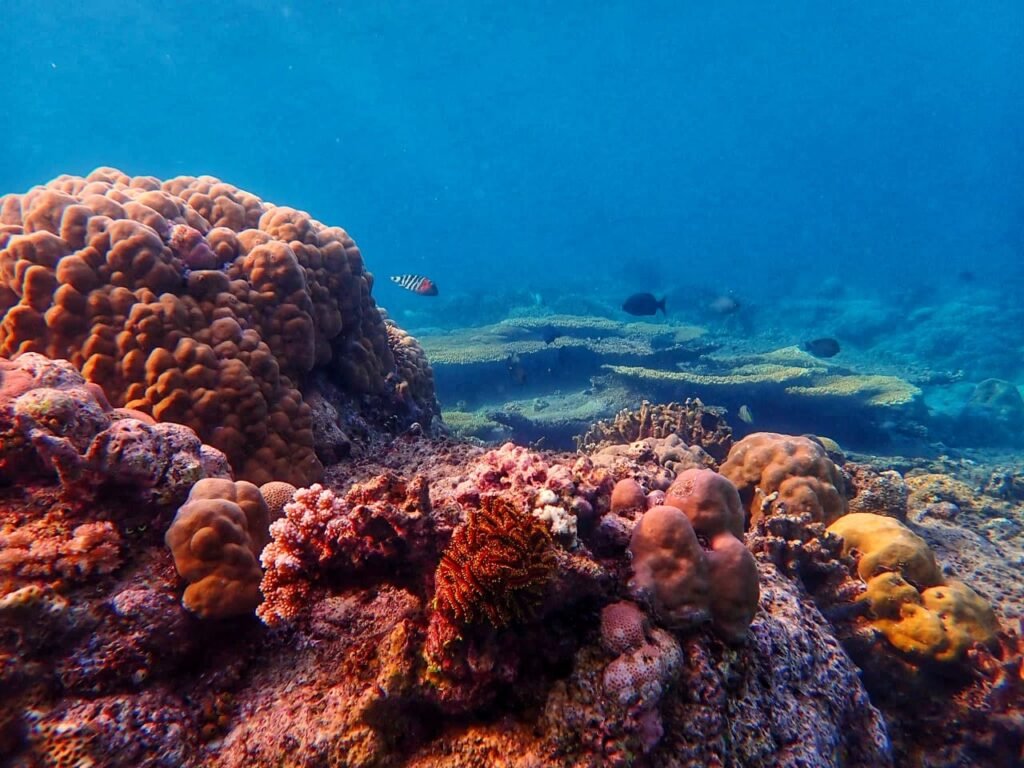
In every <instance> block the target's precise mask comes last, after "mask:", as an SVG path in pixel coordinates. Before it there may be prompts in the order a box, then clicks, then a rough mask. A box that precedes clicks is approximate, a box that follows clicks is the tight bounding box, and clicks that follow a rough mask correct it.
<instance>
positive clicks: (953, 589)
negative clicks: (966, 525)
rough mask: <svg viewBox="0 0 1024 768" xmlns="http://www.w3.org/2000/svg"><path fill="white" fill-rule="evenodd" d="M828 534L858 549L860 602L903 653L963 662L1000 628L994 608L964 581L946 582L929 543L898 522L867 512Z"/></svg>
mask: <svg viewBox="0 0 1024 768" xmlns="http://www.w3.org/2000/svg"><path fill="white" fill-rule="evenodd" d="M828 530H829V532H830V533H834V534H836V535H837V536H840V537H841V538H842V539H843V552H844V553H850V552H851V551H854V550H856V551H857V553H859V556H860V560H859V562H858V564H857V572H858V574H859V575H860V577H861V578H862V579H863V580H864V581H865V582H866V583H867V591H866V592H865V593H864V594H863V595H862V596H861V598H860V599H861V600H865V601H867V603H868V604H869V606H870V608H871V623H872V625H873V626H874V627H875V628H877V629H878V630H879V631H880V632H882V634H883V635H885V637H886V639H887V640H888V641H889V642H890V643H891V644H892V645H893V647H895V648H896V649H897V650H899V651H900V652H902V653H905V654H908V655H910V656H914V657H917V658H922V659H927V660H931V661H936V662H953V661H957V660H959V659H960V658H961V657H962V656H963V654H964V652H965V651H966V650H967V649H968V648H969V647H970V646H971V645H973V644H974V643H976V642H982V643H984V642H988V641H990V640H992V639H993V637H994V636H995V634H996V632H997V631H998V629H999V624H998V622H997V620H996V616H995V613H994V612H993V611H992V608H991V606H989V604H988V603H987V602H986V601H985V599H984V598H983V597H981V596H980V595H979V594H978V593H977V592H975V591H974V590H973V589H971V588H970V587H968V586H967V585H966V584H964V583H963V582H959V581H955V580H945V579H943V577H942V572H941V571H940V570H939V567H938V565H937V563H936V562H935V555H934V554H933V553H932V551H931V550H930V549H929V548H928V544H927V543H926V542H925V541H924V539H922V538H921V537H920V536H918V535H917V534H915V533H914V532H913V531H911V530H910V529H909V528H907V527H906V526H905V525H903V524H902V523H900V522H899V521H898V520H894V519H893V518H891V517H885V516H883V515H875V514H871V513H867V512H860V513H853V514H849V515H846V516H844V517H841V518H839V520H837V521H836V522H834V523H833V524H832V525H831V526H829V529H828Z"/></svg>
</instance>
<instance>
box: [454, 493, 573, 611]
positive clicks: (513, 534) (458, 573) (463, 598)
mask: <svg viewBox="0 0 1024 768" xmlns="http://www.w3.org/2000/svg"><path fill="white" fill-rule="evenodd" d="M554 572H555V553H554V549H553V548H552V542H551V534H550V533H548V529H547V527H546V526H545V524H544V523H543V522H542V521H541V520H539V519H537V518H536V517H534V516H532V515H530V514H527V513H525V512H522V511H520V510H518V509H517V508H516V507H515V505H514V504H513V503H512V502H510V501H508V500H507V499H505V498H503V497H502V496H500V495H498V494H487V495H484V496H481V497H480V509H471V510H470V511H469V516H468V517H467V519H466V522H464V523H463V524H462V525H460V526H459V527H458V528H456V529H455V533H454V534H453V535H452V540H451V543H450V544H449V545H448V549H446V550H445V552H444V554H443V555H442V556H441V562H440V563H439V564H438V566H437V573H436V576H435V584H436V595H435V598H434V606H435V610H436V611H437V612H438V613H440V614H441V615H442V616H444V617H445V618H446V619H448V620H449V621H450V622H452V623H453V624H460V625H463V626H465V625H468V624H471V623H473V622H475V621H477V620H478V619H480V618H481V617H482V616H485V617H487V619H488V620H489V621H490V622H491V624H493V625H494V626H495V627H504V626H507V625H508V624H510V623H511V622H512V621H513V620H515V619H524V618H527V617H528V616H529V614H530V612H531V611H532V610H533V608H534V607H535V606H536V604H537V603H538V602H539V601H540V598H541V596H542V594H543V591H544V588H545V586H546V585H547V583H548V582H549V581H550V579H551V577H552V576H553V575H554Z"/></svg>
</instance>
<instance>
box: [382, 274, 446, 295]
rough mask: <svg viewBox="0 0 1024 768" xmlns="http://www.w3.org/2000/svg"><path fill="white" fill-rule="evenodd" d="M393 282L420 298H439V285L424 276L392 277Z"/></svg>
mask: <svg viewBox="0 0 1024 768" xmlns="http://www.w3.org/2000/svg"><path fill="white" fill-rule="evenodd" d="M391 282H392V283H397V284H398V285H400V286H401V287H402V288H405V290H407V291H412V292H413V293H418V294H419V295H420V296H437V283H435V282H434V281H433V280H431V279H430V278H429V277H424V276H423V275H392V276H391Z"/></svg>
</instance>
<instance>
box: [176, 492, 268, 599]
mask: <svg viewBox="0 0 1024 768" xmlns="http://www.w3.org/2000/svg"><path fill="white" fill-rule="evenodd" d="M269 527H270V512H269V511H268V510H267V505H266V502H264V500H263V496H262V495H261V494H260V490H259V488H257V487H256V486H255V485H253V484H252V483H247V482H245V481H244V480H243V481H239V482H237V483H236V482H232V481H231V480H221V479H218V478H208V479H206V480H200V481H199V482H198V483H196V484H195V485H194V486H193V487H192V492H191V493H190V494H189V495H188V501H187V502H186V503H185V504H184V505H183V506H182V507H181V509H179V510H178V514H177V515H175V516H174V522H172V523H171V527H170V528H168V529H167V534H166V536H165V541H166V542H167V546H168V547H169V548H170V550H171V553H172V554H173V555H174V565H175V567H176V568H177V569H178V573H179V574H181V576H182V578H184V579H185V580H186V581H188V582H189V585H188V587H186V588H185V595H184V597H183V598H182V603H183V604H184V605H185V607H186V608H188V609H189V610H190V611H192V612H193V613H195V614H197V615H199V616H201V617H203V618H221V617H224V616H235V615H238V614H243V613H249V612H250V611H253V610H255V608H256V606H257V605H258V604H259V602H260V579H261V578H262V577H263V572H262V571H261V570H260V563H259V556H260V552H261V551H262V550H263V547H264V546H266V544H267V541H268V540H269V539H270V533H269Z"/></svg>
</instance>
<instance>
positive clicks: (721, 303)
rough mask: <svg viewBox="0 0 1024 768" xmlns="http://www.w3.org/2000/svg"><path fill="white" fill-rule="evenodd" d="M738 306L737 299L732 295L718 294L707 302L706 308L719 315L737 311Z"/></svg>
mask: <svg viewBox="0 0 1024 768" xmlns="http://www.w3.org/2000/svg"><path fill="white" fill-rule="evenodd" d="M740 306H741V304H740V302H739V300H738V299H734V298H733V297H732V296H719V297H718V298H716V299H715V300H714V301H712V302H711V303H710V304H708V308H709V309H710V310H711V311H712V312H717V313H718V314H720V315H731V314H732V313H733V312H737V311H739V308H740Z"/></svg>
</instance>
